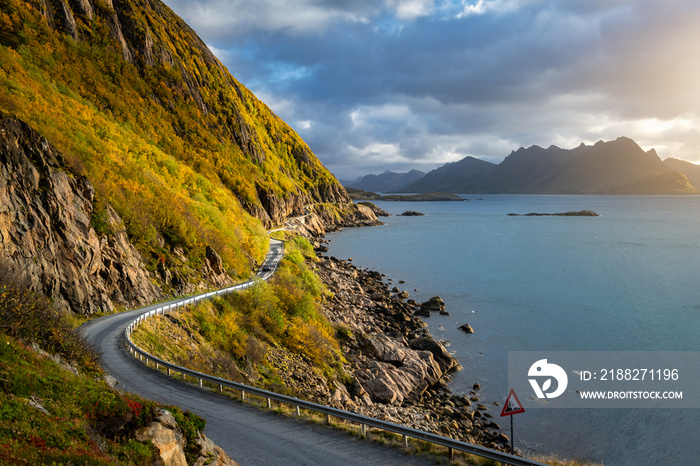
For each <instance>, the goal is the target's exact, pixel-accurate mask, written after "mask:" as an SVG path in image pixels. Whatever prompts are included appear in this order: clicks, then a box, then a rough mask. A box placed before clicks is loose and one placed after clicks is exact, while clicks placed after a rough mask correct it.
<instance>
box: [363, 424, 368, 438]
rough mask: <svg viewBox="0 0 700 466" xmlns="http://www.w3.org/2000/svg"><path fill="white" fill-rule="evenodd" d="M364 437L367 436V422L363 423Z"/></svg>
mask: <svg viewBox="0 0 700 466" xmlns="http://www.w3.org/2000/svg"><path fill="white" fill-rule="evenodd" d="M362 438H367V424H362Z"/></svg>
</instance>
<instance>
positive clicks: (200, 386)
mask: <svg viewBox="0 0 700 466" xmlns="http://www.w3.org/2000/svg"><path fill="white" fill-rule="evenodd" d="M199 388H202V379H199Z"/></svg>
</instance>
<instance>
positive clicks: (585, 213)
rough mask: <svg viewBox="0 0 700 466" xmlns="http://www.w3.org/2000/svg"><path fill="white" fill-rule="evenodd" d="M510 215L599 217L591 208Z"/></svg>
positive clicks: (512, 215) (513, 215)
mask: <svg viewBox="0 0 700 466" xmlns="http://www.w3.org/2000/svg"><path fill="white" fill-rule="evenodd" d="M508 215H509V216H511V217H599V215H598V214H597V213H595V212H593V211H592V210H579V211H571V212H559V213H556V214H543V213H539V212H530V213H529V214H508Z"/></svg>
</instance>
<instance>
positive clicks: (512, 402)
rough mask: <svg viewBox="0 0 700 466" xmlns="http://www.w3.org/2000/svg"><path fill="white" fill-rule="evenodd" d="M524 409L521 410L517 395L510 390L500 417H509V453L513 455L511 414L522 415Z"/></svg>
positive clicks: (513, 443) (521, 406)
mask: <svg viewBox="0 0 700 466" xmlns="http://www.w3.org/2000/svg"><path fill="white" fill-rule="evenodd" d="M524 412H525V408H523V405H522V403H520V400H519V399H518V395H516V394H515V390H513V389H512V388H511V389H510V393H508V398H506V404H505V405H504V406H503V410H502V411H501V417H503V416H510V452H511V453H515V442H514V440H513V414H520V413H524Z"/></svg>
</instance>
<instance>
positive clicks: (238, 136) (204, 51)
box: [39, 0, 350, 227]
mask: <svg viewBox="0 0 700 466" xmlns="http://www.w3.org/2000/svg"><path fill="white" fill-rule="evenodd" d="M39 5H40V8H39V11H41V14H42V15H43V16H44V18H45V19H46V21H47V24H48V25H49V26H50V27H51V28H53V29H54V30H56V31H58V32H62V33H64V34H67V35H70V36H71V37H72V38H73V40H75V41H82V42H89V41H91V40H94V34H95V31H96V30H97V29H98V28H99V26H100V25H103V26H106V27H107V28H108V29H109V35H110V37H111V38H112V39H113V40H114V41H115V42H116V44H117V46H118V47H119V48H120V50H121V54H122V57H123V59H124V61H126V62H128V63H131V64H133V65H134V66H136V67H137V69H138V70H139V72H140V73H141V74H142V75H145V74H148V73H153V72H159V71H162V70H167V71H168V74H167V76H166V77H165V79H164V80H162V81H161V82H160V83H159V84H162V85H165V86H167V87H168V88H169V91H170V92H169V93H155V94H153V95H151V96H149V97H151V98H152V99H153V101H154V102H153V103H155V104H156V105H160V106H165V107H171V106H173V105H174V104H176V103H177V102H176V100H177V99H178V98H180V99H183V100H184V101H186V102H188V104H189V105H190V106H191V107H193V108H192V109H191V110H190V111H196V113H198V114H199V115H200V116H202V117H204V118H206V120H207V122H206V123H207V127H206V130H207V131H210V132H212V133H214V134H215V135H216V136H218V138H219V140H225V141H228V142H231V143H233V144H235V145H236V146H237V147H238V148H239V149H240V152H241V154H242V155H243V156H244V157H245V158H247V159H248V160H249V161H250V162H252V163H253V164H255V165H257V166H260V167H269V166H275V167H279V168H281V169H282V170H281V171H280V172H281V173H278V175H280V174H282V175H283V176H284V178H287V180H284V181H288V182H283V183H278V182H273V183H271V182H270V181H272V180H270V179H266V177H265V176H260V177H259V178H256V179H255V180H253V181H254V188H255V189H254V191H253V190H251V191H250V192H240V193H237V194H239V198H240V199H241V201H242V203H243V206H244V208H245V209H246V210H247V211H248V212H249V213H250V214H252V215H253V216H255V217H256V218H258V219H259V220H261V221H262V222H263V223H264V224H265V226H266V227H271V226H273V225H277V224H279V223H280V222H281V221H282V220H284V219H285V218H286V217H288V216H290V215H295V214H298V213H299V212H300V211H301V207H303V206H304V205H307V204H310V203H316V202H350V199H349V198H348V197H347V194H346V193H345V190H344V189H343V188H342V187H341V186H340V184H339V183H338V182H337V180H335V178H334V177H333V176H332V175H330V173H328V172H327V170H325V168H324V167H323V166H322V165H321V163H320V162H319V161H318V159H316V157H315V156H314V155H313V153H312V152H311V150H310V149H309V148H308V146H307V145H306V144H305V143H303V141H301V139H299V137H298V136H297V135H296V134H295V133H294V131H293V130H291V128H289V127H288V126H287V125H286V124H284V123H283V122H281V120H279V119H278V118H277V117H276V116H275V115H274V113H272V112H271V111H270V109H269V108H267V106H266V105H265V104H263V103H262V102H260V101H258V99H257V98H255V96H254V95H253V94H252V93H251V92H250V91H249V90H248V89H246V88H245V87H244V86H243V85H241V84H240V83H239V82H238V81H236V79H235V78H234V77H233V76H231V75H230V74H229V73H228V71H227V70H226V69H225V67H224V66H223V65H222V64H221V62H219V60H217V59H216V57H215V56H214V55H213V54H212V52H211V51H210V50H209V48H208V47H207V46H206V44H205V43H204V42H203V41H202V40H201V39H200V38H199V37H198V36H197V34H196V33H195V32H194V31H193V30H192V29H191V28H190V27H189V26H188V25H187V24H186V23H185V22H184V21H182V19H180V18H179V17H178V16H177V15H175V14H174V13H173V12H172V11H171V10H170V9H169V8H168V7H167V6H166V5H164V4H163V3H162V2H160V1H158V0H143V1H134V0H107V1H106V2H104V3H102V2H96V1H95V0H69V1H66V0H39ZM168 94H170V95H168ZM187 123H188V122H186V121H183V120H180V121H176V122H175V124H176V131H177V132H179V133H180V134H181V135H182V136H184V137H185V138H187V137H188V136H187V132H188V131H191V128H187V127H186V125H187ZM280 159H281V160H280ZM280 162H281V163H280ZM309 180H310V181H311V183H308V182H307V181H309ZM247 181H250V180H247ZM282 185H284V187H282Z"/></svg>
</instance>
